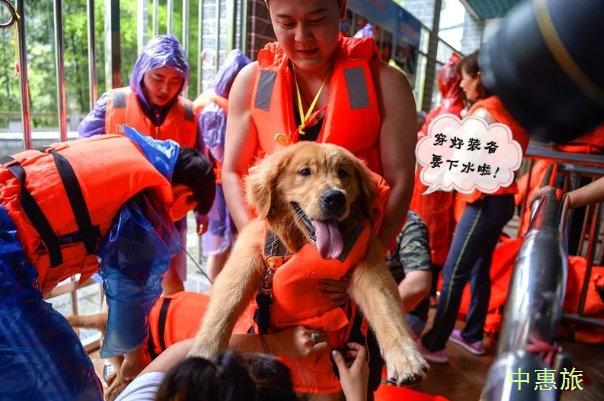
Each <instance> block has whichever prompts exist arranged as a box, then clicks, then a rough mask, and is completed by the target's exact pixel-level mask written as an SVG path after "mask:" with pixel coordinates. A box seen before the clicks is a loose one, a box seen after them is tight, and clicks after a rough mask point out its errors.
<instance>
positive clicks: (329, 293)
mask: <svg viewBox="0 0 604 401" xmlns="http://www.w3.org/2000/svg"><path fill="white" fill-rule="evenodd" d="M351 275H352V273H351V272H348V273H346V274H345V275H344V276H343V277H342V278H341V279H340V280H332V279H322V280H319V284H317V286H316V288H317V289H318V290H321V292H320V293H319V296H321V297H323V298H329V299H331V304H332V305H335V306H342V305H344V304H345V303H346V302H348V300H349V299H350V295H349V294H348V285H349V281H350V276H351Z"/></svg>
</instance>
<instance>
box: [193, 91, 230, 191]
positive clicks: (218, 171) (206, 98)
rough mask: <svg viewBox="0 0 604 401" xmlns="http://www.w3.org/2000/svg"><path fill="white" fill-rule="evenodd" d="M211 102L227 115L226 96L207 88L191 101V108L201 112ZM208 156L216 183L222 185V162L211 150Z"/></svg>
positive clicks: (196, 112) (227, 103) (227, 102)
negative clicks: (213, 155)
mask: <svg viewBox="0 0 604 401" xmlns="http://www.w3.org/2000/svg"><path fill="white" fill-rule="evenodd" d="M211 102H214V103H216V104H217V105H218V106H219V107H220V108H221V109H222V111H223V112H224V115H225V116H227V115H228V110H229V101H228V99H227V98H226V97H222V96H220V95H217V94H216V92H214V90H213V89H209V90H207V91H205V92H203V93H202V94H201V95H199V97H198V98H197V99H195V101H194V102H193V110H194V111H195V115H198V114H199V113H201V112H202V111H203V108H204V107H206V106H207V105H208V104H209V103H211ZM208 156H209V158H210V160H211V161H212V165H213V166H214V176H215V177H216V184H219V185H222V162H220V160H216V159H215V158H214V157H212V152H208Z"/></svg>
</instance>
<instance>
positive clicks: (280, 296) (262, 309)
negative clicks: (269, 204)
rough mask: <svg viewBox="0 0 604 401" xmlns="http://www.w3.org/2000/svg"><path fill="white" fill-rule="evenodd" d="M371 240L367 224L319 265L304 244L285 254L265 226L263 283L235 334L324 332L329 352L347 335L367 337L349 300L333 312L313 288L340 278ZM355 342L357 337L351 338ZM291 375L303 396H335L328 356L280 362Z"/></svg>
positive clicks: (337, 387) (335, 381) (336, 387)
mask: <svg viewBox="0 0 604 401" xmlns="http://www.w3.org/2000/svg"><path fill="white" fill-rule="evenodd" d="M370 235H371V227H370V226H369V224H368V223H365V224H363V225H360V226H357V227H355V228H354V229H352V230H351V231H350V232H349V233H347V234H345V235H344V250H343V252H342V254H341V255H340V257H339V258H338V259H333V260H324V259H322V258H321V256H320V255H319V252H318V250H317V248H316V247H315V245H314V244H312V243H307V244H305V245H304V246H303V247H302V248H301V249H299V250H298V251H297V252H295V253H294V254H290V253H289V252H288V251H287V250H286V248H285V246H284V245H283V244H282V242H281V241H280V240H279V239H278V238H277V236H276V235H275V234H274V233H272V232H271V231H270V229H269V227H268V223H265V230H264V252H263V259H264V262H265V265H266V268H267V275H266V277H265V280H264V283H263V285H262V286H261V288H260V289H259V291H258V293H257V296H256V299H255V300H253V301H252V303H251V304H250V306H249V307H248V309H247V310H246V312H245V313H244V315H243V316H242V317H241V318H240V320H239V322H238V323H237V325H236V329H235V332H238V333H244V332H248V333H270V332H273V331H279V330H283V329H285V328H288V327H292V326H297V325H303V326H306V327H308V328H314V329H319V330H324V331H326V332H327V333H328V343H329V348H330V349H334V348H335V349H342V348H344V347H345V344H346V343H347V340H348V339H349V338H350V337H351V336H352V335H353V330H359V331H361V333H362V334H363V337H364V335H365V334H366V333H367V323H366V322H365V321H364V319H363V318H362V317H360V316H359V315H358V314H357V313H356V312H357V305H356V304H355V303H354V302H353V301H350V302H349V303H348V304H346V305H345V306H343V307H334V306H333V305H331V304H330V302H331V300H330V299H329V298H323V297H320V296H319V292H320V291H319V290H317V289H316V288H315V286H316V285H317V284H318V282H319V280H320V279H325V278H331V279H341V278H342V277H343V276H344V275H346V273H348V272H350V271H351V270H352V269H353V268H354V267H355V266H356V265H357V264H358V263H359V262H360V261H361V260H362V259H363V258H364V257H365V255H366V253H367V250H368V245H369V239H370ZM354 335H355V337H356V336H357V335H358V333H354ZM281 360H282V361H283V362H284V363H285V364H286V365H287V366H288V367H289V368H290V369H291V370H292V379H293V384H294V390H295V391H298V392H305V393H324V394H329V393H335V392H338V391H341V389H342V388H341V386H340V382H339V380H338V377H337V376H336V373H335V372H334V366H333V364H332V362H331V359H330V354H329V353H328V352H326V353H324V354H320V355H316V356H311V357H308V358H303V359H290V358H281Z"/></svg>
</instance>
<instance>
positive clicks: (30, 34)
mask: <svg viewBox="0 0 604 401" xmlns="http://www.w3.org/2000/svg"><path fill="white" fill-rule="evenodd" d="M119 3H120V54H121V83H122V86H126V85H128V83H129V77H130V73H131V71H132V68H133V66H134V63H135V61H136V58H137V56H138V48H137V0H126V1H120V2H119ZM189 3H190V4H189V51H188V56H189V61H190V66H191V77H190V83H191V84H190V86H189V89H190V90H189V91H188V94H189V97H195V96H196V93H195V91H196V88H197V84H196V83H197V37H198V29H197V27H198V21H197V9H198V5H199V0H190V1H189ZM62 4H63V13H62V16H63V48H64V65H65V91H66V104H67V113H68V114H71V113H74V112H78V113H80V114H82V115H85V114H86V113H88V112H89V111H90V104H89V103H90V100H89V96H90V95H89V93H90V86H89V82H88V28H87V12H86V0H64V1H63V2H62ZM147 4H148V5H147V7H148V30H147V32H148V35H147V37H148V38H150V37H151V36H152V26H153V17H152V13H153V1H152V0H148V3H147ZM25 6H26V7H25V21H26V27H25V28H26V41H27V72H28V83H29V95H30V101H31V113H32V115H33V117H34V118H32V127H33V128H38V127H57V126H58V119H57V117H56V114H57V112H58V102H57V78H56V69H55V43H54V40H55V39H54V14H53V2H52V1H49V0H46V1H28V2H26V3H25ZM94 8H95V26H94V31H95V51H96V63H95V64H96V73H97V91H98V96H99V97H100V96H101V95H102V94H103V93H104V92H105V91H106V90H107V89H108V88H107V87H106V84H105V76H106V73H107V71H105V1H103V0H95V1H94ZM182 11H183V10H182V0H175V1H174V24H173V34H174V35H175V36H176V37H177V38H178V39H179V40H181V41H182V30H183V29H182V27H183V21H182V18H183V15H182ZM167 16H168V12H167V1H166V0H161V1H160V4H159V12H158V19H159V33H160V34H165V33H166V32H167ZM7 19H8V13H7V12H6V11H5V10H4V7H0V20H2V21H5V20H7ZM14 62H15V49H14V39H13V30H12V29H11V30H0V129H3V128H6V127H7V126H8V119H7V118H6V117H4V116H3V115H5V114H7V113H10V114H14V115H15V116H18V115H20V113H21V96H20V93H21V92H20V81H19V78H15V77H14V73H15V67H14Z"/></svg>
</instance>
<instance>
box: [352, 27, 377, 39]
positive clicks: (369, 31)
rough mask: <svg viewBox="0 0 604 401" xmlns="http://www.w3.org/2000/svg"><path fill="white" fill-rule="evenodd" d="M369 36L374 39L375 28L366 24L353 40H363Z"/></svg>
mask: <svg viewBox="0 0 604 401" xmlns="http://www.w3.org/2000/svg"><path fill="white" fill-rule="evenodd" d="M367 36H369V37H372V38H373V26H372V25H371V24H365V26H364V27H362V28H361V29H360V30H359V31H358V32H357V33H355V34H354V36H353V38H355V39H361V38H366V37H367Z"/></svg>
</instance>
